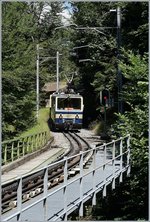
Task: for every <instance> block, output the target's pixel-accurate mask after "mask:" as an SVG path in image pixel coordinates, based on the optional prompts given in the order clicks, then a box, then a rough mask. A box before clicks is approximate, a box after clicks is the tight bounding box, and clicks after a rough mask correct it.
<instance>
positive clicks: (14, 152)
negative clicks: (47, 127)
mask: <svg viewBox="0 0 150 222" xmlns="http://www.w3.org/2000/svg"><path fill="white" fill-rule="evenodd" d="M48 139H49V136H48V133H47V132H46V131H44V132H40V133H37V134H32V135H29V136H24V137H20V138H17V139H13V140H8V141H4V142H2V165H6V164H8V163H11V162H13V161H14V160H17V159H19V158H21V157H24V156H25V155H26V154H29V153H32V152H34V151H36V150H38V149H39V148H41V147H42V146H44V145H45V144H46V143H47V141H48Z"/></svg>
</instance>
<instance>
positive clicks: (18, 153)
mask: <svg viewBox="0 0 150 222" xmlns="http://www.w3.org/2000/svg"><path fill="white" fill-rule="evenodd" d="M19 147H20V142H19V140H18V143H17V159H19V157H20V150H19Z"/></svg>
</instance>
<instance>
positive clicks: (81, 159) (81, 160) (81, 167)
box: [79, 151, 83, 217]
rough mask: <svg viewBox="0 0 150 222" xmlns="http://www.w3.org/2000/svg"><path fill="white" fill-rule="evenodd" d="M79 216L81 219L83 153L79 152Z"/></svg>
mask: <svg viewBox="0 0 150 222" xmlns="http://www.w3.org/2000/svg"><path fill="white" fill-rule="evenodd" d="M79 216H80V217H83V151H80V207H79Z"/></svg>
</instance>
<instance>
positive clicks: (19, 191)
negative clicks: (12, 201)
mask: <svg viewBox="0 0 150 222" xmlns="http://www.w3.org/2000/svg"><path fill="white" fill-rule="evenodd" d="M21 207H22V177H20V178H19V179H18V187H17V210H18V214H17V221H20V219H21Z"/></svg>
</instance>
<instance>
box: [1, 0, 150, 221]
mask: <svg viewBox="0 0 150 222" xmlns="http://www.w3.org/2000/svg"><path fill="white" fill-rule="evenodd" d="M118 7H119V8H120V13H121V15H120V22H121V24H120V27H119V26H118V20H117V19H118V17H117V8H118ZM64 10H65V11H66V10H67V11H68V12H69V13H70V14H69V15H70V16H69V19H68V20H65V18H63V12H64ZM37 44H39V46H40V51H39V59H40V77H39V78H40V80H39V82H40V107H42V106H44V105H45V95H44V92H43V90H42V88H43V86H44V84H45V83H47V82H55V81H56V53H57V51H59V53H60V54H61V56H60V64H59V66H60V67H59V71H60V81H66V78H67V79H71V78H72V73H75V74H74V79H73V85H74V88H75V90H76V91H77V92H79V93H80V94H82V95H83V97H84V103H85V110H84V127H89V125H90V124H91V125H93V124H94V123H96V124H97V123H101V122H103V118H104V116H103V115H104V114H103V112H102V111H101V104H100V101H99V100H100V99H99V95H100V92H101V91H103V90H108V91H109V93H110V97H111V98H112V99H113V101H114V102H113V106H111V107H110V108H108V109H107V111H106V114H107V122H106V125H107V129H106V130H107V133H108V134H109V135H110V136H111V137H112V138H117V137H118V136H119V137H120V136H124V135H126V134H127V133H130V135H131V175H130V177H129V178H125V179H124V183H122V184H121V185H118V186H117V188H116V189H115V190H114V191H111V192H110V193H109V195H108V196H107V197H106V198H105V199H102V198H101V197H99V198H98V200H97V205H96V207H94V208H93V209H92V213H91V217H90V219H91V220H148V2H90V1H89V2H72V1H71V2H68V3H65V2H62V1H60V2H59V1H57V2H56V1H54V2H48V1H47V2H29V1H28V2H19V1H16V2H2V138H3V141H4V140H7V139H10V138H14V137H18V136H19V135H20V134H21V133H22V132H23V131H25V130H26V129H28V128H29V127H31V126H33V125H34V124H35V123H36V121H37V119H36V115H35V111H36V60H37ZM120 78H121V79H120ZM120 84H121V86H120ZM120 101H121V104H122V110H121V112H120V110H118V107H119V106H118V104H119V103H120ZM100 127H101V126H100ZM116 209H117V210H116Z"/></svg>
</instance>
